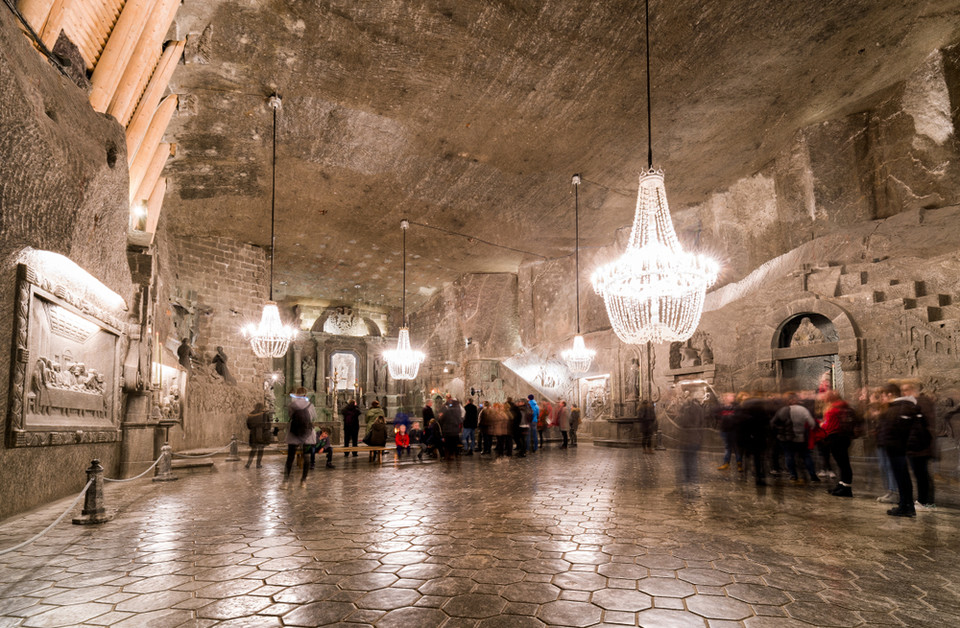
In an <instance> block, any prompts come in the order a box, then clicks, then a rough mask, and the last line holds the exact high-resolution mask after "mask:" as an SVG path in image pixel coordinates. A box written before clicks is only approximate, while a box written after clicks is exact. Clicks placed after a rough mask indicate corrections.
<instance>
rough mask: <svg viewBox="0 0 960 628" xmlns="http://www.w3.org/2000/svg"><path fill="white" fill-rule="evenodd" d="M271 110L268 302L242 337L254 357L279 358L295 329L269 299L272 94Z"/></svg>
mask: <svg viewBox="0 0 960 628" xmlns="http://www.w3.org/2000/svg"><path fill="white" fill-rule="evenodd" d="M268 102H269V104H270V107H272V108H273V172H272V177H273V179H272V183H271V189H270V300H269V301H267V303H266V304H265V305H264V306H263V314H262V315H261V317H260V324H259V325H254V324H252V323H251V324H249V325H247V326H245V327H244V328H243V330H242V331H243V335H244V337H246V338H249V339H250V348H251V349H253V352H254V353H255V354H256V356H257V357H258V358H280V357H283V355H284V354H285V353H286V352H287V349H288V348H289V347H290V341H291V340H292V339H293V337H294V335H296V333H297V330H296V329H294V328H293V327H289V326H285V325H284V324H283V323H281V322H280V310H279V309H277V304H276V302H275V301H274V300H273V252H274V250H275V249H276V246H277V235H276V199H277V110H279V109H280V104H281V103H280V97H279V96H277V95H276V94H274V95H273V96H271V97H270V100H269V101H268Z"/></svg>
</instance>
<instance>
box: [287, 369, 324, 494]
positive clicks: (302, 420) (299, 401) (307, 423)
mask: <svg viewBox="0 0 960 628" xmlns="http://www.w3.org/2000/svg"><path fill="white" fill-rule="evenodd" d="M287 414H288V416H289V417H290V424H289V426H288V427H287V437H286V443H287V464H286V466H284V470H283V482H284V484H286V482H287V481H288V480H289V479H290V471H291V470H292V469H293V460H294V458H296V456H297V451H298V450H301V451H302V454H303V475H301V476H300V486H306V485H307V473H308V472H309V471H310V464H309V463H308V462H307V460H308V459H309V458H308V456H309V455H310V452H311V451H312V450H313V446H314V445H315V444H316V443H317V433H316V432H315V431H314V429H313V421H314V419H316V418H317V411H316V410H314V408H313V404H312V403H310V399H309V398H308V397H307V389H306V388H304V387H303V386H300V387H299V388H297V389H295V390H294V391H293V392H292V393H290V401H289V402H288V403H287Z"/></svg>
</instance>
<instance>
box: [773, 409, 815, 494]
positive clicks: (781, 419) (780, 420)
mask: <svg viewBox="0 0 960 628" xmlns="http://www.w3.org/2000/svg"><path fill="white" fill-rule="evenodd" d="M770 426H771V427H772V428H773V429H774V432H775V433H776V435H777V440H779V441H780V445H781V447H782V448H783V451H784V454H785V456H786V463H787V472H788V473H790V479H791V480H793V481H794V482H799V481H800V477H799V475H798V473H797V460H796V459H797V457H799V458H800V459H801V461H802V462H803V464H804V466H805V467H806V469H807V475H808V477H809V479H810V481H811V482H819V481H820V478H819V477H817V472H816V469H815V468H814V466H813V458H812V457H811V456H810V447H809V445H808V434H809V433H810V432H811V431H813V429H814V428H815V427H817V424H816V422H815V421H814V420H813V416H812V415H811V414H810V411H809V410H807V409H806V407H804V406H803V405H801V404H800V397H799V396H798V395H796V394H791V395H788V397H787V405H785V406H784V407H782V408H780V409H779V410H777V413H776V414H774V416H773V418H772V419H771V420H770Z"/></svg>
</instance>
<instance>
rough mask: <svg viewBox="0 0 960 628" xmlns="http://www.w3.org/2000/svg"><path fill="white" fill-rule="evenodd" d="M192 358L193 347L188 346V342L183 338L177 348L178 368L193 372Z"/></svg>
mask: <svg viewBox="0 0 960 628" xmlns="http://www.w3.org/2000/svg"><path fill="white" fill-rule="evenodd" d="M193 358H194V354H193V347H191V346H190V341H189V340H188V339H187V338H184V339H183V340H182V341H181V342H180V346H179V347H177V360H178V361H179V362H180V366H182V367H183V368H184V369H186V370H188V371H190V370H193Z"/></svg>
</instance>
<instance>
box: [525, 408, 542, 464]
mask: <svg viewBox="0 0 960 628" xmlns="http://www.w3.org/2000/svg"><path fill="white" fill-rule="evenodd" d="M527 405H528V406H530V410H532V411H533V418H532V419H531V420H530V429H529V430H528V431H527V435H528V436H529V439H528V440H527V451H532V452H533V453H537V447H538V445H539V443H538V442H537V438H538V436H539V434H540V432H539V431H538V425H539V424H540V405H539V404H538V403H537V400H536V399H534V398H533V395H527ZM531 443H532V445H531Z"/></svg>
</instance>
